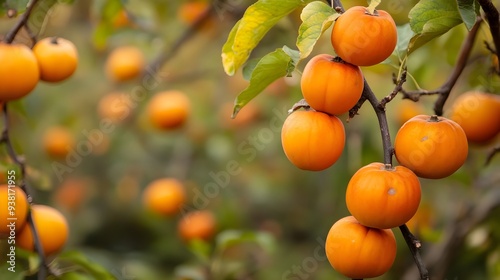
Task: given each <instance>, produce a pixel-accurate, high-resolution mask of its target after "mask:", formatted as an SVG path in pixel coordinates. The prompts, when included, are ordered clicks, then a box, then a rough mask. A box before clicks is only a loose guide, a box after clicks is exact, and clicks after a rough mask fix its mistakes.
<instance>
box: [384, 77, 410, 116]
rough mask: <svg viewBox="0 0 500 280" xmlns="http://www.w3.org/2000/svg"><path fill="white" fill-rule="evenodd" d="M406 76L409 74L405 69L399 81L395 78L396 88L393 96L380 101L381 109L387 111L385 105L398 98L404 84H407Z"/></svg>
mask: <svg viewBox="0 0 500 280" xmlns="http://www.w3.org/2000/svg"><path fill="white" fill-rule="evenodd" d="M406 74H407V72H406V69H404V70H403V72H402V73H401V77H400V78H399V81H397V79H396V78H394V84H395V85H396V87H395V88H394V90H393V91H392V92H391V94H389V95H387V96H386V97H384V98H382V100H380V104H379V108H380V109H385V105H386V104H387V103H389V102H391V101H392V100H393V99H394V97H396V95H397V94H398V92H400V91H401V90H402V89H403V84H404V83H405V82H406ZM394 76H396V75H394Z"/></svg>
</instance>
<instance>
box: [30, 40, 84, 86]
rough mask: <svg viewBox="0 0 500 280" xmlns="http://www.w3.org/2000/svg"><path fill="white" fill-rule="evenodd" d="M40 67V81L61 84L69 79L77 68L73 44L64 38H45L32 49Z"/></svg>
mask: <svg viewBox="0 0 500 280" xmlns="http://www.w3.org/2000/svg"><path fill="white" fill-rule="evenodd" d="M33 53H34V54H35V56H36V59H37V61H38V65H39V67H40V79H41V80H42V81H45V82H51V83H56V82H61V81H63V80H66V79H67V78H69V77H70V76H71V75H73V73H74V72H75V70H76V68H77V66H78V51H77V49H76V47H75V45H74V44H73V42H71V41H69V40H66V39H64V38H57V37H47V38H43V39H42V40H40V41H38V42H37V43H36V44H35V46H34V47H33Z"/></svg>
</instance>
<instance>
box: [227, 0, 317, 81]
mask: <svg viewBox="0 0 500 280" xmlns="http://www.w3.org/2000/svg"><path fill="white" fill-rule="evenodd" d="M308 2H310V0H274V1H271V0H259V1H257V2H256V3H254V4H253V5H251V6H250V7H248V8H247V10H246V11H245V13H244V15H243V18H242V19H241V20H240V21H239V22H238V23H236V25H235V26H234V27H233V29H232V30H231V32H230V33H229V36H228V39H227V41H226V43H225V44H224V46H223V47H222V65H223V66H224V71H226V73H227V74H228V75H230V76H232V75H234V73H235V72H236V70H238V69H239V68H240V67H241V66H242V65H243V64H244V63H245V62H246V61H247V59H248V57H249V56H250V53H251V52H252V50H253V49H254V48H255V47H256V46H257V45H258V44H259V42H260V41H261V40H262V38H263V37H264V35H266V34H267V32H268V31H269V30H270V29H271V28H272V27H273V26H274V25H276V23H277V22H278V21H279V20H280V19H281V18H283V17H284V16H286V15H287V14H289V13H290V12H292V11H293V10H295V9H296V8H298V7H300V6H302V5H304V4H307V3H308Z"/></svg>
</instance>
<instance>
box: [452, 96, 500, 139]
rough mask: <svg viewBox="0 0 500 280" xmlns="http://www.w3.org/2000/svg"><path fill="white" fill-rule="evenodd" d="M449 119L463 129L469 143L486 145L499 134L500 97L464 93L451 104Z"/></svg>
mask: <svg viewBox="0 0 500 280" xmlns="http://www.w3.org/2000/svg"><path fill="white" fill-rule="evenodd" d="M450 119H452V120H453V121H455V122H456V123H458V124H459V125H460V127H462V128H463V130H464V132H465V135H467V140H468V141H469V142H471V143H477V144H481V143H488V142H489V141H490V140H492V139H493V138H495V136H496V135H497V134H498V133H499V132H500V96H497V95H493V94H488V93H484V92H479V91H469V92H465V93H463V94H461V95H460V96H459V97H458V98H457V99H456V100H455V102H454V103H453V106H452V108H451V113H450Z"/></svg>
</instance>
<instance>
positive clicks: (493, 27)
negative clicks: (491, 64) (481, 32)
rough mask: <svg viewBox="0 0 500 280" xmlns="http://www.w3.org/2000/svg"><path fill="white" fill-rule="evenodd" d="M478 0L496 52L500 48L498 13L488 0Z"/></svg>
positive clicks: (499, 18) (499, 20)
mask: <svg viewBox="0 0 500 280" xmlns="http://www.w3.org/2000/svg"><path fill="white" fill-rule="evenodd" d="M478 2H479V5H480V6H481V8H482V9H483V11H484V13H485V15H486V19H487V20H488V24H489V26H490V32H491V36H492V37H493V44H494V45H495V53H496V54H498V51H499V50H500V14H499V13H498V10H497V8H495V5H493V3H492V2H491V1H490V0H478Z"/></svg>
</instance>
